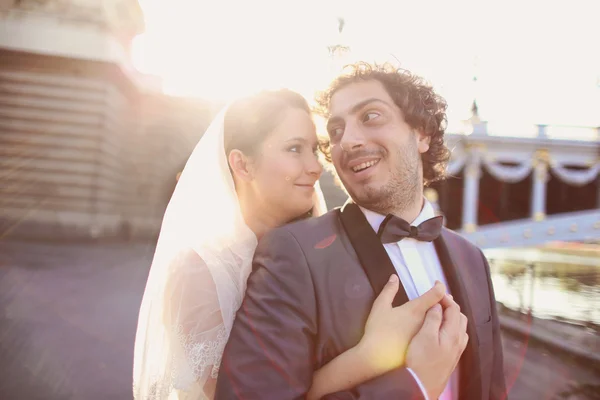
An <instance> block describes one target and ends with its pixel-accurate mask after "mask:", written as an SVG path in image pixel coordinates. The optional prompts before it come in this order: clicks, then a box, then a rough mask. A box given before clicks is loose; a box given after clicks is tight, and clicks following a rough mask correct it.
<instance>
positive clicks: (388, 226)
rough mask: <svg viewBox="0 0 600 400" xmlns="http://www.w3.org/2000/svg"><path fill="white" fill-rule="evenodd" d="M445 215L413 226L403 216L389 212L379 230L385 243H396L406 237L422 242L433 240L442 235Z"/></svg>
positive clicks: (378, 233)
mask: <svg viewBox="0 0 600 400" xmlns="http://www.w3.org/2000/svg"><path fill="white" fill-rule="evenodd" d="M443 219H444V217H442V216H438V217H433V218H430V219H428V220H427V221H424V222H422V223H421V224H420V225H419V226H411V225H410V224H409V223H408V222H406V221H405V220H403V219H402V218H398V217H396V216H394V215H391V214H389V215H388V216H387V217H385V219H384V220H383V222H382V223H381V226H379V231H377V236H379V237H380V238H381V241H382V242H383V243H396V242H399V241H401V240H402V239H404V238H413V239H416V240H419V241H421V242H432V241H434V240H435V239H437V237H438V236H440V232H441V230H442V222H443Z"/></svg>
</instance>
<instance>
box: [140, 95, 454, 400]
mask: <svg viewBox="0 0 600 400" xmlns="http://www.w3.org/2000/svg"><path fill="white" fill-rule="evenodd" d="M317 146H318V142H317V135H316V130H315V126H314V123H313V121H312V118H311V113H310V108H309V106H308V104H307V102H306V100H305V99H304V98H303V97H302V96H300V95H299V94H296V93H294V92H291V91H288V90H279V91H273V92H262V93H260V94H258V95H255V96H252V97H248V98H245V99H240V100H237V101H235V102H233V103H232V104H231V105H230V106H229V107H226V108H225V109H224V110H222V111H221V112H220V113H219V114H218V115H217V117H216V118H215V119H214V121H213V122H212V123H211V125H210V126H209V128H208V130H207V131H206V133H205V134H204V136H203V137H202V139H201V140H200V142H199V143H198V145H197V146H196V148H195V149H194V151H193V153H192V155H191V157H190V158H189V160H188V162H187V164H186V166H185V168H184V170H183V173H182V174H181V177H180V179H179V181H178V183H177V187H176V189H175V191H174V193H173V196H172V198H171V201H170V203H169V205H168V206H167V209H166V212H165V216H164V219H163V223H162V227H161V232H160V236H159V239H158V243H157V247H156V252H155V254H154V259H153V261H152V266H151V269H150V274H149V276H148V282H147V284H146V289H145V292H144V297H143V300H142V305H141V308H140V313H139V319H138V327H137V333H136V341H135V356H134V371H133V373H134V374H133V391H134V397H135V399H138V400H141V399H144V400H146V399H212V398H213V397H214V390H215V385H216V378H217V374H218V371H219V365H220V361H221V355H222V353H223V349H224V347H225V344H226V342H227V338H228V336H229V332H230V330H231V326H232V323H233V320H234V317H235V313H236V311H237V309H238V308H239V306H240V304H241V302H242V299H243V296H244V292H245V290H246V280H247V278H248V275H249V274H250V271H251V268H252V256H253V254H254V250H255V248H256V246H257V243H258V239H260V237H261V236H262V235H264V233H265V232H266V231H268V230H269V229H272V228H275V227H277V226H281V225H283V224H286V223H288V222H291V221H293V220H296V219H300V218H307V217H310V216H318V215H320V214H322V213H324V212H325V211H326V210H325V203H324V201H323V197H322V195H321V193H320V190H319V189H318V179H319V177H320V175H321V172H322V167H321V165H320V164H319V161H318V157H317ZM398 287H399V282H398V279H392V280H391V281H390V283H388V286H386V288H385V289H384V290H383V292H382V293H381V294H380V295H379V297H378V298H377V299H376V301H375V303H374V305H373V308H372V310H371V314H370V316H369V319H368V321H367V324H366V327H365V334H364V336H363V338H362V340H361V341H360V343H359V344H357V346H356V347H355V348H352V349H350V350H348V351H346V352H345V353H342V354H341V355H339V356H338V357H337V358H336V359H334V360H332V361H331V362H330V363H329V364H327V365H325V366H323V367H322V368H321V369H319V370H318V371H317V372H316V373H315V374H314V376H313V384H312V388H311V390H310V393H309V394H308V398H320V397H321V396H324V395H326V394H328V393H334V392H337V391H341V390H346V389H349V388H351V387H354V386H356V385H358V384H360V383H363V382H365V381H367V380H369V379H371V378H374V377H376V376H378V375H380V374H383V373H385V372H387V371H389V370H391V369H393V368H395V367H398V366H400V365H401V364H402V363H403V357H404V352H405V350H406V347H407V345H408V343H409V342H410V340H411V338H412V337H413V336H414V334H415V333H416V332H417V331H418V329H419V328H420V326H421V324H422V321H423V319H422V318H421V319H420V320H419V319H418V318H414V317H412V318H407V315H408V314H407V313H411V315H415V314H417V315H422V316H424V314H425V312H426V311H427V309H428V308H429V307H432V306H433V305H434V304H436V303H437V302H439V301H440V300H441V299H442V297H443V295H444V293H445V289H444V288H443V287H441V284H439V285H436V286H435V287H434V288H433V289H431V291H430V292H428V293H426V294H425V295H423V296H422V297H420V298H418V299H415V300H413V301H411V302H408V303H406V304H405V305H403V306H401V307H397V308H392V306H391V302H392V299H393V297H394V295H395V292H396V291H397V289H398ZM415 310H416V311H417V312H415ZM407 321H410V323H407ZM411 324H412V325H411ZM409 325H410V326H409ZM392 346H393V347H392ZM390 349H401V350H400V351H397V352H391V351H390ZM390 353H393V354H392V357H391V359H390ZM377 355H381V356H379V357H377ZM382 357H383V358H385V359H387V360H389V362H387V363H381V362H378V363H377V365H374V364H373V363H369V362H365V360H370V359H377V360H381V359H382Z"/></svg>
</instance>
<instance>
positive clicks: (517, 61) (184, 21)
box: [133, 0, 600, 136]
mask: <svg viewBox="0 0 600 400" xmlns="http://www.w3.org/2000/svg"><path fill="white" fill-rule="evenodd" d="M551 3H552V2H550V1H539V0H521V1H514V0H506V1H502V2H498V1H484V0H480V1H475V0H453V1H402V0H395V1H392V0H371V1H370V2H366V1H353V0H347V1H339V0H329V1H328V0H303V1H290V0H218V1H217V0H215V1H207V0H169V1H168V2H167V1H165V0H140V4H141V6H142V9H143V11H144V16H145V21H146V31H145V32H144V33H143V34H142V35H140V36H138V37H137V38H136V39H135V40H134V46H133V62H134V65H135V66H136V67H137V68H138V69H139V70H140V71H142V72H145V73H151V74H154V75H158V76H159V77H161V78H162V80H163V87H164V91H165V92H166V93H168V94H173V95H179V96H194V97H201V98H206V99H210V100H215V101H227V100H230V99H232V98H234V97H237V96H241V95H245V94H248V93H251V92H254V91H256V90H260V89H262V88H275V87H288V88H290V89H293V90H296V91H298V92H300V93H302V94H303V95H305V96H306V97H307V98H309V99H310V98H312V97H313V95H314V92H315V91H316V90H319V89H322V88H324V87H325V86H326V85H327V83H328V82H329V80H330V79H331V77H332V76H334V74H335V73H336V72H337V70H336V69H335V67H334V66H333V65H332V63H331V59H330V58H329V55H328V52H327V46H328V45H331V44H336V43H342V44H345V45H347V46H349V47H350V49H351V53H350V54H349V55H347V58H346V59H345V60H347V61H355V60H364V61H378V62H384V61H391V62H393V63H395V64H396V65H399V66H402V67H404V68H408V69H410V70H411V71H413V72H415V73H417V74H419V75H421V76H423V77H424V78H425V79H427V80H428V81H429V82H430V83H431V84H432V85H433V86H434V87H435V88H436V90H437V91H438V92H439V93H440V94H442V95H443V96H444V97H445V98H446V100H447V101H448V103H449V108H448V117H449V121H450V124H449V125H450V127H458V126H459V122H460V121H461V120H464V119H466V118H468V117H469V116H470V108H471V104H472V101H473V98H475V97H476V98H477V103H478V105H479V111H480V115H481V117H482V118H483V119H485V120H487V121H489V126H490V129H491V130H501V131H506V130H511V132H517V135H522V136H527V135H531V134H533V133H534V130H533V129H534V128H533V127H532V126H533V125H534V124H549V125H576V126H583V127H593V126H596V127H597V126H600V29H598V20H599V17H600V1H598V0H585V1H584V0H573V1H570V2H568V3H567V2H564V1H561V2H554V4H551ZM338 16H339V17H343V18H344V21H345V25H344V30H343V33H342V35H339V34H338V31H337V17H338ZM473 76H477V81H476V82H474V81H473ZM581 131H582V132H581V134H582V135H583V136H585V135H587V134H590V132H588V131H587V130H586V129H581ZM592 135H593V133H592Z"/></svg>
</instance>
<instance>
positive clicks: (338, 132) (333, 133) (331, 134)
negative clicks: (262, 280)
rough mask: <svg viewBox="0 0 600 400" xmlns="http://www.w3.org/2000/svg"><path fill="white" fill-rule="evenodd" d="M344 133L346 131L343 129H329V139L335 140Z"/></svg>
mask: <svg viewBox="0 0 600 400" xmlns="http://www.w3.org/2000/svg"><path fill="white" fill-rule="evenodd" d="M342 133H344V129H343V128H331V129H329V137H330V138H332V139H333V138H335V137H337V136H339V135H341V134H342Z"/></svg>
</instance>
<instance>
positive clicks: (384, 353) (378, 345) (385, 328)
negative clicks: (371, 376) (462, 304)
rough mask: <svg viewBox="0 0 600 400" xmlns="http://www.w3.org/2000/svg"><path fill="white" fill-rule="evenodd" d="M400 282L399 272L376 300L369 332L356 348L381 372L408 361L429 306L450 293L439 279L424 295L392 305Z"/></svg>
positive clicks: (366, 330) (369, 363)
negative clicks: (409, 345)
mask: <svg viewBox="0 0 600 400" xmlns="http://www.w3.org/2000/svg"><path fill="white" fill-rule="evenodd" d="M399 286H400V281H399V279H398V276H397V275H395V274H394V275H392V276H391V277H390V280H389V282H388V283H387V284H386V285H385V287H384V288H383V290H382V291H381V293H380V294H379V296H377V298H376V299H375V302H374V303H373V307H372V308H371V313H370V314H369V318H368V319H367V324H366V326H365V334H364V336H363V338H362V339H361V341H360V342H359V344H358V345H357V348H356V350H358V353H359V354H360V355H361V358H363V359H364V362H365V363H366V364H367V365H368V366H369V368H373V369H374V371H372V372H374V373H375V374H377V375H379V374H383V373H386V372H388V371H390V370H392V369H395V368H398V367H401V366H402V365H404V361H405V356H406V351H407V348H408V344H409V343H410V341H411V340H412V338H413V336H414V335H415V334H416V333H417V332H418V331H419V329H420V328H421V326H422V325H423V321H424V319H425V314H426V312H427V310H429V309H430V308H431V307H433V306H434V305H436V304H438V303H439V302H440V301H441V300H442V299H443V298H444V296H445V294H446V287H445V286H444V284H443V283H441V282H439V281H436V283H435V285H434V286H433V288H431V289H430V290H429V291H428V292H426V293H424V294H423V295H422V296H420V297H418V298H416V299H414V300H411V301H409V302H407V303H405V304H403V305H402V306H400V307H392V301H393V300H394V296H395V295H396V292H397V291H398V288H399Z"/></svg>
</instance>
